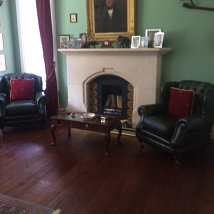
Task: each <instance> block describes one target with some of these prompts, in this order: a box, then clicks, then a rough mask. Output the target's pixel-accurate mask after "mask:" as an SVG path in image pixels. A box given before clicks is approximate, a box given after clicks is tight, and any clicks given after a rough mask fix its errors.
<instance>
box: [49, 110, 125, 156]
mask: <svg viewBox="0 0 214 214" xmlns="http://www.w3.org/2000/svg"><path fill="white" fill-rule="evenodd" d="M50 119H51V135H52V139H53V142H52V143H51V145H53V146H54V145H55V144H56V136H55V130H56V127H57V125H61V126H65V127H67V128H68V136H70V135H71V128H76V129H83V130H88V131H95V132H102V133H105V140H106V151H105V154H106V155H109V145H110V141H111V136H110V132H111V131H112V130H113V129H117V130H118V132H119V133H118V136H117V141H118V144H119V145H120V136H121V132H122V126H121V122H120V118H119V117H118V116H110V115H102V114H92V113H71V114H69V115H66V114H65V115H55V116H53V117H51V118H50Z"/></svg>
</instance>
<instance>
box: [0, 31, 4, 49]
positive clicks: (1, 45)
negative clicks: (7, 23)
mask: <svg viewBox="0 0 214 214" xmlns="http://www.w3.org/2000/svg"><path fill="white" fill-rule="evenodd" d="M3 50H4V40H3V34H2V33H0V51H3Z"/></svg>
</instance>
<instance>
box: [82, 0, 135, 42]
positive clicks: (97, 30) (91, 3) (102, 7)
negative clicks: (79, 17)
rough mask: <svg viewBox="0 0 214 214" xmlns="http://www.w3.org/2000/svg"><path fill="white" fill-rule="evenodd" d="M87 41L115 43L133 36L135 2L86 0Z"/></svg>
mask: <svg viewBox="0 0 214 214" xmlns="http://www.w3.org/2000/svg"><path fill="white" fill-rule="evenodd" d="M86 7H87V38H88V40H89V41H116V40H117V37H118V36H125V37H129V38H131V37H132V36H133V35H134V34H135V0H86Z"/></svg>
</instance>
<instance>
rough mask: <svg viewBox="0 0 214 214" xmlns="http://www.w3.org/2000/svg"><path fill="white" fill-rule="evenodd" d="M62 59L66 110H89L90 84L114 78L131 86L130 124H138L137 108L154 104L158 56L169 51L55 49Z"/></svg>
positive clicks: (159, 63) (159, 61) (158, 86)
mask: <svg viewBox="0 0 214 214" xmlns="http://www.w3.org/2000/svg"><path fill="white" fill-rule="evenodd" d="M58 51H59V52H61V53H62V54H64V55H65V56H66V62H67V86H68V106H67V110H68V111H79V112H87V111H90V109H89V108H90V100H89V98H90V96H89V91H90V90H89V86H90V84H89V83H90V82H91V81H92V80H94V79H96V78H97V77H99V76H101V75H115V76H118V77H121V78H123V79H124V80H126V81H128V82H129V83H130V84H131V85H132V86H133V87H134V95H133V97H134V98H133V99H134V101H133V112H132V125H133V127H135V126H136V125H137V123H138V121H139V117H138V114H137V110H138V107H139V106H140V105H145V104H153V103H156V102H158V101H159V100H158V98H159V92H160V81H161V65H162V56H163V55H165V54H167V53H168V52H169V51H171V48H161V49H159V48H157V49H156V48H145V49H118V48H111V49H106V48H104V49H58Z"/></svg>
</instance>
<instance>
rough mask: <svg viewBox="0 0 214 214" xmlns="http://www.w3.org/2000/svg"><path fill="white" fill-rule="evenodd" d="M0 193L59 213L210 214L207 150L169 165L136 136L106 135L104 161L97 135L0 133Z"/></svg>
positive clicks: (213, 148)
mask: <svg viewBox="0 0 214 214" xmlns="http://www.w3.org/2000/svg"><path fill="white" fill-rule="evenodd" d="M0 137H1V146H0V193H2V194H6V195H9V196H13V197H17V198H19V199H22V200H26V201H30V202H33V203H37V204H40V205H43V206H48V207H51V208H54V209H56V208H60V209H61V210H62V213H63V214H92V213H93V214H130V213H131V214H135V213H136V214H138V213H139V214H142V213H146V214H156V213H158V214H162V213H164V214H171V213H173V214H180V213H182V214H190V213H194V214H201V213H203V214H211V213H212V212H213V210H214V197H213V195H214V179H213V178H214V170H213V169H214V145H213V144H211V145H209V147H208V148H207V149H206V150H204V151H200V152H195V153H191V154H188V155H186V156H185V157H184V161H183V162H184V163H183V165H182V166H177V165H176V164H175V163H174V161H173V158H172V157H171V156H170V155H168V154H165V153H162V152H159V151H156V150H154V149H153V148H151V147H149V146H147V145H145V147H144V149H141V148H140V144H139V142H138V140H137V139H136V138H135V137H129V136H121V142H122V146H119V145H118V144H117V136H116V135H112V137H111V138H112V139H111V145H110V151H111V155H110V156H109V157H105V155H104V152H105V138H104V135H103V134H102V133H94V132H89V131H83V130H77V129H72V130H71V136H70V137H68V136H67V130H66V129H63V128H61V127H59V128H57V130H56V138H57V142H56V146H55V147H52V146H50V143H51V135H50V130H49V129H48V128H46V129H39V128H30V127H28V128H25V129H22V128H7V129H6V134H3V135H2V134H1V135H0Z"/></svg>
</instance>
